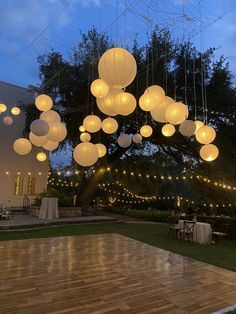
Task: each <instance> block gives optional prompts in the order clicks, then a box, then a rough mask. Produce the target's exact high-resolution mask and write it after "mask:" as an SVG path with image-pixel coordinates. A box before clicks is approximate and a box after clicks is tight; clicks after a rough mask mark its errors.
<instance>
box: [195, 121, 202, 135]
mask: <svg viewBox="0 0 236 314" xmlns="http://www.w3.org/2000/svg"><path fill="white" fill-rule="evenodd" d="M195 124H196V130H195V133H196V132H197V130H199V129H200V127H202V126H203V125H204V123H203V122H202V121H200V120H196V121H195Z"/></svg>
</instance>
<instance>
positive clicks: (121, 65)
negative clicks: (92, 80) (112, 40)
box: [98, 48, 137, 88]
mask: <svg viewBox="0 0 236 314" xmlns="http://www.w3.org/2000/svg"><path fill="white" fill-rule="evenodd" d="M98 73H99V76H100V77H101V78H102V79H103V81H105V82H106V83H107V84H108V85H109V86H113V87H116V88H124V87H126V86H128V85H130V84H131V83H132V82H133V80H134V78H135V76H136V73H137V64H136V61H135V59H134V57H133V56H132V54H131V53H130V52H128V51H127V50H126V49H123V48H112V49H109V50H107V51H106V52H105V53H104V54H103V55H102V56H101V58H100V60H99V63H98Z"/></svg>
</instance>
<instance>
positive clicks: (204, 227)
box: [178, 220, 212, 244]
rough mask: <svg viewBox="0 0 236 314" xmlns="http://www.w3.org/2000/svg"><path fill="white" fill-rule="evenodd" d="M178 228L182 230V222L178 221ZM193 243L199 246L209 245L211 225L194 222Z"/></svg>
mask: <svg viewBox="0 0 236 314" xmlns="http://www.w3.org/2000/svg"><path fill="white" fill-rule="evenodd" d="M178 225H179V228H180V229H183V228H184V220H179V223H178ZM193 241H194V242H197V243H201V244H210V243H211V241H212V229H211V225H210V224H208V223H205V222H198V221H197V222H196V224H195V225H194V231H193Z"/></svg>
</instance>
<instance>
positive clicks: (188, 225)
mask: <svg viewBox="0 0 236 314" xmlns="http://www.w3.org/2000/svg"><path fill="white" fill-rule="evenodd" d="M195 224H196V221H189V220H184V226H183V229H181V230H180V231H179V233H180V238H181V239H182V240H185V241H190V242H193V234H194V227H195Z"/></svg>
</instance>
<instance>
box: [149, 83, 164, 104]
mask: <svg viewBox="0 0 236 314" xmlns="http://www.w3.org/2000/svg"><path fill="white" fill-rule="evenodd" d="M144 94H151V95H153V96H154V97H155V98H156V102H157V105H159V104H161V103H162V102H163V101H164V98H165V92H164V89H163V88H161V87H160V86H158V85H152V86H149V87H148V88H147V89H146V90H145V92H144Z"/></svg>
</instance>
